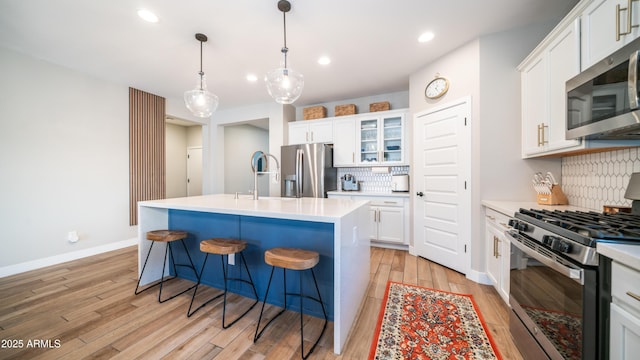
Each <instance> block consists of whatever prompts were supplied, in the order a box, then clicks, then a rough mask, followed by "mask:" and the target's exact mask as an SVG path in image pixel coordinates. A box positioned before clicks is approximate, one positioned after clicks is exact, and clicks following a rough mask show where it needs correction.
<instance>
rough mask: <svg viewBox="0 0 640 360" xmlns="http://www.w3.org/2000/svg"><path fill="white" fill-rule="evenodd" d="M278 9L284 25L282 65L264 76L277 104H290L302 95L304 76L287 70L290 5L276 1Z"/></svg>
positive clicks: (287, 2)
mask: <svg viewBox="0 0 640 360" xmlns="http://www.w3.org/2000/svg"><path fill="white" fill-rule="evenodd" d="M278 9H279V10H280V11H282V18H283V24H284V47H283V48H282V50H281V52H282V54H283V63H282V64H281V66H280V67H279V68H277V69H274V70H271V71H269V72H268V73H267V75H265V77H264V80H265V82H266V84H267V91H268V92H269V95H271V97H272V98H274V99H275V101H276V102H277V103H279V104H292V103H293V102H294V101H296V100H297V99H298V98H299V97H300V95H301V94H302V88H303V87H304V76H302V74H301V73H299V72H297V71H295V70H293V69H291V68H289V67H288V66H287V65H288V64H287V52H288V51H289V49H288V48H287V13H288V12H289V10H291V3H290V2H289V1H287V0H280V1H278Z"/></svg>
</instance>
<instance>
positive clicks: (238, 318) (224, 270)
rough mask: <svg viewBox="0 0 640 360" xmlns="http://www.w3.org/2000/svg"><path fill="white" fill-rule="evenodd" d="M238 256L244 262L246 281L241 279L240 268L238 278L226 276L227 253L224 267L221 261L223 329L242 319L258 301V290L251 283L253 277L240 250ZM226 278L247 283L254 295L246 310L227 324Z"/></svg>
mask: <svg viewBox="0 0 640 360" xmlns="http://www.w3.org/2000/svg"><path fill="white" fill-rule="evenodd" d="M240 258H241V259H242V262H243V264H244V269H245V271H246V272H247V275H248V276H249V280H248V281H247V280H244V279H242V269H240V278H228V277H227V270H228V266H229V255H227V263H226V267H225V263H224V261H223V262H222V274H223V275H224V300H223V304H222V328H223V329H227V328H229V327H230V326H232V325H233V324H235V323H236V322H238V320H240V319H242V318H243V317H244V316H245V315H247V313H248V312H249V311H251V309H253V307H254V306H256V304H257V303H258V292H257V291H256V287H255V285H254V284H253V279H252V278H251V273H250V272H249V268H248V267H247V261H246V260H245V258H244V254H243V253H242V252H240ZM220 260H222V255H221V256H220ZM227 280H235V281H241V282H244V283H247V284H249V285H251V288H252V289H253V294H254V295H255V297H256V301H255V302H254V303H253V304H251V306H249V308H248V309H247V310H245V312H243V313H242V314H241V315H240V316H238V317H237V318H236V319H235V320H233V321H232V322H231V323H229V324H228V325H227V324H226V312H227Z"/></svg>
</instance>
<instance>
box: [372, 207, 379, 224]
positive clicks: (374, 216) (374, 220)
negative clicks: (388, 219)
mask: <svg viewBox="0 0 640 360" xmlns="http://www.w3.org/2000/svg"><path fill="white" fill-rule="evenodd" d="M373 222H378V210H373Z"/></svg>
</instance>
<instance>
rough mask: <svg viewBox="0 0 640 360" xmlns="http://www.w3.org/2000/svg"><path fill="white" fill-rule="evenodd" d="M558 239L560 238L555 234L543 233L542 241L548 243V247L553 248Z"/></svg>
mask: <svg viewBox="0 0 640 360" xmlns="http://www.w3.org/2000/svg"><path fill="white" fill-rule="evenodd" d="M556 241H558V238H556V237H555V236H551V235H543V236H542V243H543V244H545V245H547V246H548V247H550V248H552V249H553V244H554V243H555V242H556Z"/></svg>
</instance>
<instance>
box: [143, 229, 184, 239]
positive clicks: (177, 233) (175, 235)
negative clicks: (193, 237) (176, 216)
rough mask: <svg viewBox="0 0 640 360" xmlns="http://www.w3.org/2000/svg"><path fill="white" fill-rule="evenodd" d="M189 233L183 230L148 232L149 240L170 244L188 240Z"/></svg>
mask: <svg viewBox="0 0 640 360" xmlns="http://www.w3.org/2000/svg"><path fill="white" fill-rule="evenodd" d="M187 236H188V233H187V232H186V231H182V230H153V231H149V232H147V240H151V241H161V242H169V241H176V240H182V239H186V238H187Z"/></svg>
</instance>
